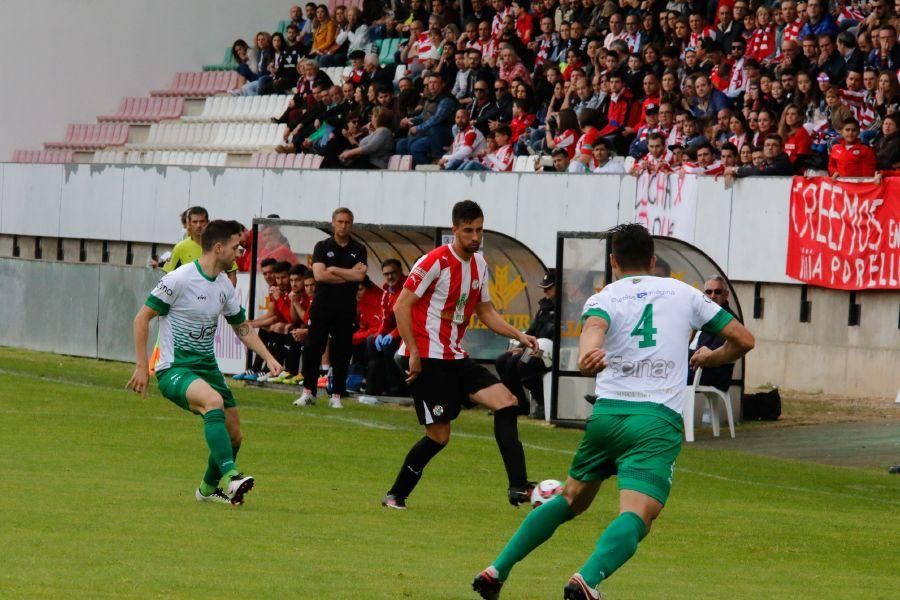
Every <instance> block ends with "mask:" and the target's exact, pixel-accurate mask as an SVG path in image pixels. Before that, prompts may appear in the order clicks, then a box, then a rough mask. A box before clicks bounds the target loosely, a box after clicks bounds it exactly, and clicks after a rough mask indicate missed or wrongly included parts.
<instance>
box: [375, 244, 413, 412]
mask: <svg viewBox="0 0 900 600" xmlns="http://www.w3.org/2000/svg"><path fill="white" fill-rule="evenodd" d="M381 275H382V277H384V285H383V286H382V287H381V289H382V290H383V291H382V294H381V329H379V330H378V332H377V334H376V335H373V336H370V337H369V340H368V357H369V365H368V369H367V371H366V393H367V394H370V395H373V396H378V395H380V394H387V395H388V396H405V395H407V389H406V380H405V375H404V374H403V372H402V371H401V370H400V367H398V366H397V363H396V362H394V354H395V353H396V352H397V349H398V348H400V341H401V340H400V332H399V331H398V330H397V318H396V317H395V316H394V303H395V302H397V297H398V296H399V295H400V291H401V290H402V289H403V283H404V282H405V281H406V275H404V274H403V265H401V264H400V261H399V260H397V259H396V258H389V259H387V260H385V261H384V262H382V263H381Z"/></svg>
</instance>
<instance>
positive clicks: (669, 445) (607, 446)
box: [569, 399, 682, 504]
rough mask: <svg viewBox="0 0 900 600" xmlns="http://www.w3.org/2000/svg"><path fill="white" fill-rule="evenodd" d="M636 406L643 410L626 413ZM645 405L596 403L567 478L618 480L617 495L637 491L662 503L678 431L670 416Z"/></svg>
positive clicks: (671, 472)
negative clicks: (627, 491)
mask: <svg viewBox="0 0 900 600" xmlns="http://www.w3.org/2000/svg"><path fill="white" fill-rule="evenodd" d="M636 404H640V405H642V406H641V407H640V408H638V410H629V408H631V407H635V405H636ZM647 404H649V403H644V402H641V403H629V402H625V401H620V400H619V401H617V400H602V399H601V400H598V401H597V404H596V405H595V408H594V413H593V414H592V415H591V416H590V418H588V420H587V427H586V428H585V431H584V437H583V438H582V439H581V444H580V445H579V446H578V451H577V452H576V453H575V458H574V459H573V460H572V466H571V468H570V469H569V476H570V477H572V478H573V479H577V480H578V481H603V480H604V479H608V478H609V477H611V476H613V475H618V479H619V489H620V490H633V491H635V492H640V493H642V494H646V495H648V496H650V497H652V498H655V499H656V500H658V501H659V502H660V503H662V504H665V503H666V500H667V499H668V498H669V492H670V491H671V490H672V477H673V475H674V472H675V459H676V458H678V454H679V453H680V452H681V438H682V433H681V427H680V423H678V421H676V419H677V415H676V413H675V412H674V411H672V410H670V409H668V408H664V407H661V406H653V407H648V406H647ZM629 405H630V406H629ZM663 411H666V412H663ZM666 413H671V414H666ZM676 423H678V424H677V425H676Z"/></svg>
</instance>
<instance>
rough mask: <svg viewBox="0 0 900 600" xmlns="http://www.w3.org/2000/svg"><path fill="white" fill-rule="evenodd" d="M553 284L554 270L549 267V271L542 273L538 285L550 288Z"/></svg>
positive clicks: (554, 278) (542, 287)
mask: <svg viewBox="0 0 900 600" xmlns="http://www.w3.org/2000/svg"><path fill="white" fill-rule="evenodd" d="M555 285H556V270H555V269H550V270H549V271H547V272H546V273H544V278H543V279H542V280H541V284H540V285H539V286H538V287H539V288H541V289H544V290H546V289H547V288H552V287H553V286H555Z"/></svg>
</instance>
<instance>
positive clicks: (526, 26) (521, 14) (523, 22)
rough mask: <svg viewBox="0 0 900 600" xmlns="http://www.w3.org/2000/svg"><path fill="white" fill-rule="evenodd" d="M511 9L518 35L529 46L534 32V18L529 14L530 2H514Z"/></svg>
mask: <svg viewBox="0 0 900 600" xmlns="http://www.w3.org/2000/svg"><path fill="white" fill-rule="evenodd" d="M510 8H511V9H512V14H513V16H514V17H515V18H516V35H518V36H519V39H520V40H522V43H523V44H525V45H526V46H527V45H528V44H529V43H530V42H531V36H532V34H533V32H534V18H533V17H532V16H531V14H530V13H529V12H528V0H513V3H512V5H511V7H510Z"/></svg>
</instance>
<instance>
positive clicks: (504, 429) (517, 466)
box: [460, 361, 531, 506]
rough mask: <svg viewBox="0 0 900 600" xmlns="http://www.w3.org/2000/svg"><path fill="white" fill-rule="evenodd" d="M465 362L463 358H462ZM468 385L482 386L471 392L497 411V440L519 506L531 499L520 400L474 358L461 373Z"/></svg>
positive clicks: (512, 500) (511, 496) (512, 499)
mask: <svg viewBox="0 0 900 600" xmlns="http://www.w3.org/2000/svg"><path fill="white" fill-rule="evenodd" d="M460 362H462V361H460ZM461 376H462V377H463V379H464V380H465V381H466V382H467V386H471V387H470V390H471V389H472V388H477V387H478V386H480V389H478V390H477V391H470V397H471V398H472V400H474V401H475V402H477V403H478V404H481V405H482V406H485V407H487V408H488V409H489V410H491V411H493V413H494V439H495V440H496V441H497V447H498V448H499V449H500V456H502V457H503V466H504V467H505V468H506V476H507V478H508V479H509V502H510V504H512V505H513V506H518V505H519V504H521V503H522V502H527V501H528V496H530V495H531V489H530V488H531V485H530V484H529V482H528V469H527V467H526V466H525V449H524V448H522V443H521V442H520V441H519V424H518V417H519V401H518V399H516V397H515V396H513V394H512V392H510V391H509V389H508V388H507V387H506V386H505V385H503V384H502V383H499V382H498V381H497V378H496V377H494V376H493V375H491V374H490V373H489V372H488V371H487V369H485V368H484V367H482V366H481V365H478V364H477V363H475V362H474V361H471V364H469V365H467V366H466V367H465V372H464V373H462V374H461Z"/></svg>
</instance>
